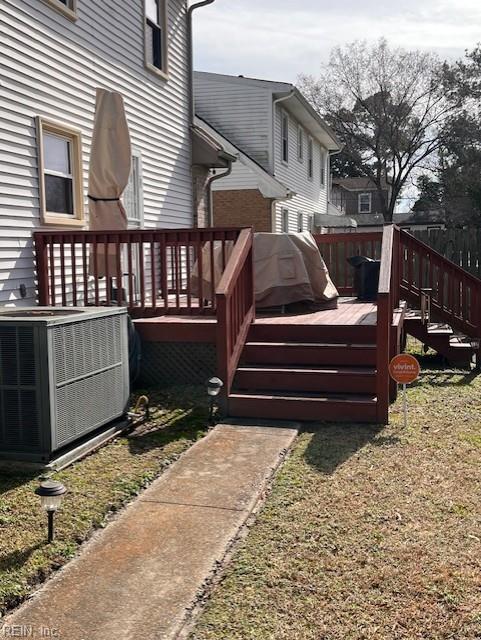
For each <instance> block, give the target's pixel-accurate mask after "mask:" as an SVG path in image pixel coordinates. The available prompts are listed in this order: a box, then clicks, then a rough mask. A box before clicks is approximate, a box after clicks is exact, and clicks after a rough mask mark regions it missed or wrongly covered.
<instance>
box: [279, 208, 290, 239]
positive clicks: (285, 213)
mask: <svg viewBox="0 0 481 640" xmlns="http://www.w3.org/2000/svg"><path fill="white" fill-rule="evenodd" d="M281 217H282V231H283V232H284V233H289V209H282V210H281Z"/></svg>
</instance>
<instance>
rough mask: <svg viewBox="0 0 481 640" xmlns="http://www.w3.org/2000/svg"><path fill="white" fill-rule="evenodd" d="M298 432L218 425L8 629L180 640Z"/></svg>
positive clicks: (74, 639)
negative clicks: (191, 613)
mask: <svg viewBox="0 0 481 640" xmlns="http://www.w3.org/2000/svg"><path fill="white" fill-rule="evenodd" d="M296 435H297V425H296V424H291V425H286V426H282V427H278V426H266V425H262V426H260V425H258V426H255V425H240V424H239V425H236V424H225V425H218V426H217V427H215V429H213V430H212V431H211V432H210V433H209V434H208V435H207V436H206V437H205V438H203V439H202V440H200V441H199V442H197V443H196V444H195V445H194V446H192V447H191V448H190V449H189V450H188V451H187V452H186V453H185V454H184V455H183V456H182V457H181V458H180V460H179V461H178V462H176V463H175V464H174V465H173V466H172V467H171V468H170V469H169V470H168V471H167V472H166V473H165V474H164V475H163V476H162V477H161V478H159V479H158V480H157V481H156V482H154V483H153V484H152V485H151V486H150V487H149V488H148V489H147V490H146V491H145V492H144V493H143V494H142V495H141V496H140V497H139V498H138V499H137V500H135V501H134V502H133V503H132V504H130V505H129V506H128V507H127V508H126V509H125V511H124V512H123V513H122V514H121V515H120V516H119V518H118V519H117V520H115V521H114V522H112V523H111V524H109V525H108V527H107V528H106V529H105V530H103V531H101V532H100V533H98V534H97V535H95V536H94V538H93V539H92V540H91V541H90V542H89V543H88V544H87V545H86V546H85V547H84V549H83V550H82V552H81V554H80V555H79V557H78V558H76V559H75V560H73V561H72V562H71V563H70V564H69V565H68V566H67V567H66V568H65V569H63V570H61V571H60V572H59V573H58V574H57V575H56V576H55V577H54V578H53V579H52V580H50V582H48V583H47V584H46V586H45V587H44V588H42V589H40V591H39V592H38V593H37V594H36V595H35V596H34V597H33V598H32V599H31V600H29V601H28V602H27V603H25V604H24V605H23V606H22V607H21V608H20V609H19V610H18V611H16V612H15V613H14V614H13V615H11V616H10V617H9V618H7V619H6V620H5V621H4V622H5V627H4V629H3V634H4V635H6V636H7V637H8V633H9V631H10V630H12V627H14V625H27V627H28V628H32V629H33V637H42V636H41V633H42V632H43V635H44V637H45V636H46V635H47V633H46V632H45V630H46V629H47V630H56V631H55V633H56V637H59V638H64V639H66V640H114V639H115V640H124V639H125V640H132V639H133V638H135V639H136V640H144V639H145V640H147V639H148V640H153V639H155V640H157V639H159V640H167V639H171V638H175V637H176V636H177V634H178V633H179V632H180V631H181V629H182V627H183V626H184V624H185V621H186V619H187V618H188V613H189V611H190V610H191V609H192V607H193V605H194V604H195V602H196V599H197V598H198V596H199V595H200V594H201V593H202V587H203V585H204V584H205V582H206V580H208V579H209V577H211V576H212V574H213V572H214V570H215V569H216V568H217V567H218V566H219V563H221V562H222V560H223V559H224V557H225V554H226V552H227V551H228V549H229V547H230V545H231V543H232V541H233V540H234V539H235V537H236V535H237V534H238V532H239V530H240V529H241V527H242V526H243V525H244V523H245V522H246V520H247V518H248V517H249V515H250V514H251V512H252V510H253V508H254V507H255V505H256V503H257V502H258V500H259V498H260V497H261V496H262V493H263V491H264V489H265V487H266V484H267V483H268V481H269V479H270V478H271V476H272V474H273V472H274V471H275V469H276V468H277V467H278V465H279V464H280V462H281V461H282V459H283V457H284V455H285V453H286V451H287V450H288V449H289V447H290V446H291V445H292V443H293V440H294V439H295V437H296ZM60 517H61V516H60ZM51 635H52V634H51ZM0 637H2V631H0Z"/></svg>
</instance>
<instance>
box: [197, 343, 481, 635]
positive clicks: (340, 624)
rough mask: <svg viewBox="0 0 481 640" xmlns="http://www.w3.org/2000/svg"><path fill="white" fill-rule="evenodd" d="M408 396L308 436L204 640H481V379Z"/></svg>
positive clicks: (224, 586) (452, 374)
mask: <svg viewBox="0 0 481 640" xmlns="http://www.w3.org/2000/svg"><path fill="white" fill-rule="evenodd" d="M426 357H427V358H429V354H428V355H427V356H426ZM424 364H426V361H424ZM408 393H409V407H410V408H409V411H410V416H409V425H408V428H407V430H405V429H404V428H403V418H402V407H401V401H400V400H398V402H397V403H396V404H395V405H394V406H393V407H392V410H391V424H390V425H389V426H387V427H385V428H376V427H372V426H366V425H361V424H349V425H344V426H343V425H334V424H325V425H312V426H311V427H310V428H307V429H306V430H305V432H304V433H302V434H301V435H300V436H299V438H298V441H297V444H296V446H295V448H294V451H293V453H292V455H291V457H290V458H289V459H288V461H287V462H286V464H285V465H284V467H283V468H282V469H281V471H280V473H279V475H278V477H277V479H276V482H275V485H274V487H273V490H272V493H271V494H270V496H269V498H268V500H267V502H266V504H265V506H264V508H263V509H262V511H261V513H260V514H259V516H258V519H257V521H256V523H255V524H254V526H253V527H252V529H251V531H250V532H249V535H248V536H247V538H246V540H245V541H244V542H243V544H242V545H241V547H240V548H239V550H238V552H237V553H236V555H235V557H234V559H233V561H232V563H231V564H230V565H229V567H228V569H227V571H226V573H225V575H224V577H223V579H222V581H221V583H220V584H219V586H218V587H217V589H216V590H215V591H214V593H213V595H212V598H211V599H210V601H209V602H208V604H207V607H206V609H205V610H204V612H203V614H202V615H201V617H200V620H199V621H198V624H197V626H196V628H195V629H194V631H193V632H192V635H191V640H194V639H195V640H225V639H226V638H229V640H236V639H239V640H249V639H252V640H254V639H255V640H274V639H275V640H284V639H286V640H287V639H288V640H361V639H362V640H367V639H375V640H396V639H401V638H402V639H403V640H415V639H418V638H419V639H421V638H422V639H426V640H441V639H442V640H448V639H450V640H461V639H462V640H474V639H475V638H477V639H479V638H481V504H480V500H479V496H480V493H481V464H480V452H479V442H480V438H481V379H480V377H475V376H473V375H472V374H471V375H470V374H466V373H461V372H456V371H446V370H436V369H432V370H426V371H425V372H424V373H423V375H422V377H421V379H420V380H419V381H418V383H416V384H415V385H412V386H411V387H410V389H409V392H408Z"/></svg>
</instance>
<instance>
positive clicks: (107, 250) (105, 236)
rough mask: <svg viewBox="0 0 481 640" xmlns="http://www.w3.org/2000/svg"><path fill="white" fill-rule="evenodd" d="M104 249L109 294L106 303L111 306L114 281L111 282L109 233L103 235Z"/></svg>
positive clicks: (106, 285) (106, 286) (106, 288)
mask: <svg viewBox="0 0 481 640" xmlns="http://www.w3.org/2000/svg"><path fill="white" fill-rule="evenodd" d="M103 238H104V239H103V250H104V276H105V292H106V295H107V298H106V305H107V306H108V307H110V302H111V296H112V283H111V282H110V264H109V237H108V235H107V234H105V235H104V236H103Z"/></svg>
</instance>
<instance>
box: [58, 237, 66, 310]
mask: <svg viewBox="0 0 481 640" xmlns="http://www.w3.org/2000/svg"><path fill="white" fill-rule="evenodd" d="M59 242H60V286H61V291H62V306H63V307H66V306H67V289H66V277H65V246H64V242H65V238H64V236H59Z"/></svg>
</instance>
